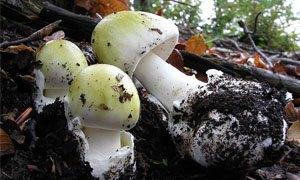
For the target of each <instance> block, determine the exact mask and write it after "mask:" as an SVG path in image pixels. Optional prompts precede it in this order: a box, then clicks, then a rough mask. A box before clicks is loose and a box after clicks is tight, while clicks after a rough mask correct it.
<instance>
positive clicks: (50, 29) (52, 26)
mask: <svg viewBox="0 0 300 180" xmlns="http://www.w3.org/2000/svg"><path fill="white" fill-rule="evenodd" d="M59 23H61V20H58V21H55V22H53V23H51V24H49V25H47V26H45V27H43V28H42V29H40V30H38V31H36V32H34V33H33V34H31V35H30V36H28V37H26V38H23V39H19V40H15V41H10V42H4V43H1V44H0V48H5V47H7V46H11V45H16V44H20V43H25V42H29V41H35V40H39V39H42V38H43V37H45V36H48V35H50V34H51V33H52V32H53V31H54V30H55V29H56V28H57V27H58V24H59Z"/></svg>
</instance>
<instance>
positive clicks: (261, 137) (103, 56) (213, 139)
mask: <svg viewBox="0 0 300 180" xmlns="http://www.w3.org/2000/svg"><path fill="white" fill-rule="evenodd" d="M178 34H179V33H178V28H177V27H176V26H175V25H174V23H172V22H171V21H169V20H167V19H165V18H163V17H160V16H157V15H154V14H150V13H146V12H133V11H124V12H118V13H115V14H111V15H108V16H106V17H105V18H104V19H102V20H101V22H99V23H98V25H97V26H96V27H95V29H94V31H93V34H92V47H93V50H94V52H95V54H96V57H97V59H98V61H99V62H104V63H107V64H112V65H115V66H117V67H119V68H121V69H122V70H124V71H125V72H126V73H128V75H129V76H130V77H132V75H134V76H135V77H136V78H137V79H138V80H139V81H140V82H141V83H142V84H143V86H144V87H145V88H146V89H147V90H148V91H149V92H150V93H151V94H153V95H154V96H155V97H156V98H157V99H158V100H159V101H160V102H161V103H162V104H163V105H164V106H165V107H166V109H167V110H168V111H169V112H170V117H171V118H170V119H169V121H168V130H169V131H170V134H171V135H172V137H173V139H174V142H175V144H176V145H177V148H178V150H179V152H181V154H182V155H188V156H190V157H191V158H192V159H194V160H195V161H196V162H198V163H200V164H201V165H203V166H218V165H221V164H222V163H224V162H226V163H227V164H229V165H230V164H231V165H232V166H233V167H241V166H252V165H254V164H255V163H257V162H259V161H260V160H262V159H263V157H264V152H265V150H266V149H270V150H277V149H278V148H280V147H281V146H282V144H283V142H284V140H285V133H286V122H285V120H284V115H283V108H281V107H282V105H283V104H284V102H283V100H282V98H281V96H279V95H277V94H280V93H278V92H277V91H276V90H273V89H272V88H270V87H268V86H266V85H264V84H260V83H257V82H252V81H245V80H242V79H236V78H233V77H229V76H227V75H224V74H223V73H222V72H221V71H217V70H209V71H208V72H207V73H208V77H209V82H208V83H203V82H201V81H198V80H197V79H196V78H195V77H193V76H187V75H185V74H183V73H181V72H180V71H179V70H177V69H176V68H175V67H173V66H171V65H170V64H168V63H167V62H165V60H166V59H167V57H168V56H169V55H170V53H171V52H172V50H173V48H174V47H175V45H176V43H177V40H178ZM222 96H224V97H222ZM249 97H254V98H249ZM218 98H220V99H221V100H222V99H223V101H219V100H218ZM249 99H250V100H253V101H254V102H255V103H257V106H256V105H255V104H254V103H251V102H249ZM204 102H207V104H205V103H204ZM216 102H218V103H219V104H218V103H217V104H216ZM228 102H231V103H232V104H229V103H228ZM235 102H239V103H240V104H237V103H235ZM271 102H272V103H273V104H274V103H275V102H276V103H275V104H277V106H276V107H273V106H272V103H271ZM224 103H225V104H226V105H227V106H228V107H227V106H225V105H224ZM243 103H244V104H243ZM254 107H256V108H257V109H255V108H254ZM272 107H273V110H274V109H276V111H278V112H279V114H278V116H273V115H270V114H268V111H267V109H268V108H269V110H270V109H272ZM273 110H270V112H271V111H272V112H273ZM276 111H274V112H276Z"/></svg>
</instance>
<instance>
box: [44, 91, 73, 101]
mask: <svg viewBox="0 0 300 180" xmlns="http://www.w3.org/2000/svg"><path fill="white" fill-rule="evenodd" d="M43 94H44V96H46V97H49V98H52V99H56V98H57V97H58V98H60V99H61V98H63V96H65V95H66V94H67V90H66V89H45V90H44V93H43Z"/></svg>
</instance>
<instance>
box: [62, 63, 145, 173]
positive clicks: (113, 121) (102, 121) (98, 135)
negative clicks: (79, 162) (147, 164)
mask: <svg viewBox="0 0 300 180" xmlns="http://www.w3.org/2000/svg"><path fill="white" fill-rule="evenodd" d="M65 111H66V117H67V118H69V119H72V118H76V117H77V118H79V119H80V120H81V123H82V125H83V133H84V134H85V136H86V137H87V141H88V145H89V149H88V150H87V152H86V156H85V158H86V160H87V161H89V162H90V164H91V167H92V168H93V169H94V170H93V175H95V176H96V177H102V176H103V173H104V172H106V171H108V169H109V168H117V169H118V168H119V169H120V168H121V169H122V168H124V167H123V166H120V164H123V165H124V164H126V163H127V164H128V163H129V164H130V163H132V158H129V159H128V158H125V157H128V156H129V157H132V156H133V137H132V135H131V134H130V133H128V132H124V131H123V130H128V129H131V128H132V127H134V126H135V124H136V123H137V121H138V119H139V113H140V100H139V96H138V93H137V90H136V88H135V86H134V84H133V82H132V81H131V79H130V77H129V76H128V75H127V74H126V73H125V72H123V71H122V70H120V69H119V68H117V67H115V66H112V65H106V64H96V65H92V66H89V67H87V68H85V69H83V70H82V71H81V72H80V73H79V74H78V75H77V76H76V77H75V78H74V81H73V82H72V84H71V85H70V88H69V91H68V93H67V95H66V97H65ZM129 160H130V162H126V161H129ZM131 165H132V164H131ZM116 166H119V167H116Z"/></svg>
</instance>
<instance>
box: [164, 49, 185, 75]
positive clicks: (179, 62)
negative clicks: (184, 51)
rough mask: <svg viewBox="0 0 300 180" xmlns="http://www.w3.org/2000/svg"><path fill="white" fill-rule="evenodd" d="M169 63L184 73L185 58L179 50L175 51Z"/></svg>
mask: <svg viewBox="0 0 300 180" xmlns="http://www.w3.org/2000/svg"><path fill="white" fill-rule="evenodd" d="M167 62H168V63H170V64H171V65H172V66H174V67H176V68H177V69H178V70H180V71H181V72H184V63H183V57H182V55H181V53H180V52H179V51H178V50H177V49H174V50H173V52H172V53H171V55H170V56H169V58H168V60H167Z"/></svg>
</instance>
